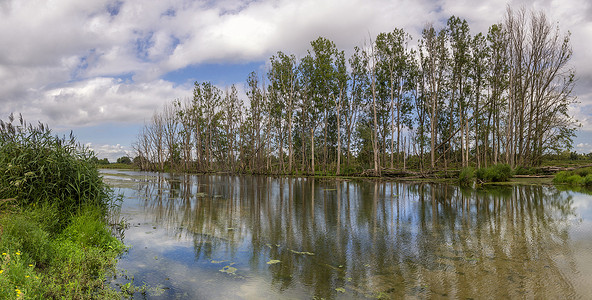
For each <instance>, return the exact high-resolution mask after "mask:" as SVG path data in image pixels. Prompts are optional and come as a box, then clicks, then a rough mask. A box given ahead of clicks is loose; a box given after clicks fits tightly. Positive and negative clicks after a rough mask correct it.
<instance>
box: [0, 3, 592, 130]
mask: <svg viewBox="0 0 592 300" xmlns="http://www.w3.org/2000/svg"><path fill="white" fill-rule="evenodd" d="M118 3H120V2H118V1H114V0H98V1H90V2H80V1H74V0H56V1H33V0H20V1H16V0H4V1H2V2H0V40H1V41H3V42H2V43H0V82H2V84H1V85H0V116H6V115H8V114H9V113H10V112H22V113H23V114H24V115H26V116H28V118H29V119H30V120H31V117H33V118H34V119H39V120H42V121H43V122H47V123H49V124H50V125H53V124H55V125H57V126H60V127H67V126H89V125H97V124H101V123H102V122H142V121H143V120H144V119H146V118H149V117H150V115H151V114H152V112H153V111H154V109H156V108H157V107H159V106H160V105H161V104H162V103H164V102H167V101H169V100H171V99H174V98H177V97H185V96H190V95H191V93H190V89H191V87H183V86H181V87H178V86H175V85H174V84H173V83H170V82H166V81H163V80H161V79H160V78H161V76H162V75H163V74H166V73H167V72H170V71H174V70H177V69H180V68H184V67H186V66H189V65H194V64H199V63H204V62H225V63H238V62H241V63H244V62H249V61H261V60H267V58H269V56H270V55H272V54H274V53H275V52H276V51H278V50H281V51H284V52H288V53H294V54H296V55H297V56H302V55H304V54H305V52H306V50H307V49H308V48H309V45H310V44H309V43H310V41H312V40H314V39H315V38H317V37H318V36H325V37H327V38H329V39H331V40H333V41H334V42H335V43H336V45H337V46H338V47H339V48H340V49H343V50H346V51H351V50H352V49H353V47H354V46H356V45H360V44H362V43H363V42H364V40H367V39H368V38H369V37H374V36H376V34H378V33H379V32H384V31H390V30H392V29H394V28H395V27H399V28H403V29H405V30H406V31H407V32H409V33H410V34H411V35H412V36H413V37H414V39H416V40H417V39H418V38H419V37H420V31H421V29H422V28H423V26H424V25H425V24H426V23H428V22H431V23H434V24H435V25H436V26H443V25H444V22H445V21H446V19H448V17H450V16H451V15H456V16H458V17H460V18H465V19H467V20H468V21H469V25H470V26H471V29H472V31H473V33H476V32H478V31H482V32H486V31H487V28H488V27H489V26H490V25H492V24H493V23H496V22H499V21H502V19H503V16H504V14H505V9H506V1H505V0H488V1H481V2H478V3H476V2H474V1H468V0H442V1H432V0H420V1H412V0H398V1H390V0H327V1H321V2H319V1H315V0H303V1H293V0H263V1H246V0H245V1H232V0H225V1H187V0H173V1H145V0H127V1H123V2H121V3H120V4H118ZM510 4H511V5H512V6H513V7H516V8H518V7H520V6H521V5H522V6H524V7H525V8H527V9H528V8H535V9H543V10H544V11H545V12H546V13H547V14H548V16H549V19H550V20H552V21H553V22H554V21H558V22H559V24H558V25H559V27H560V29H561V30H562V31H568V30H569V31H571V32H572V45H573V48H574V56H573V60H572V65H573V66H574V67H575V68H576V70H577V74H578V79H579V81H578V86H577V88H576V90H575V92H576V94H577V95H578V97H579V101H580V102H581V103H580V106H578V107H577V108H574V109H573V110H574V111H575V113H576V118H578V119H579V120H580V121H582V123H583V124H585V128H583V130H587V128H590V129H592V121H591V119H592V117H591V116H592V109H590V107H592V84H590V83H592V64H590V63H589V62H590V61H592V52H591V51H588V48H589V45H590V43H591V41H592V4H591V3H590V2H589V1H587V0H561V1H559V0H541V1H525V0H524V1H523V0H514V1H510ZM118 78H127V79H118Z"/></svg>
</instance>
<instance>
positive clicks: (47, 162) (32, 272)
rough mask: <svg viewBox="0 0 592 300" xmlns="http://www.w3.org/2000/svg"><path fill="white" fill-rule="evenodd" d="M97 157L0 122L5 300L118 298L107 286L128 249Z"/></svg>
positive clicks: (47, 133) (0, 278) (41, 132)
mask: <svg viewBox="0 0 592 300" xmlns="http://www.w3.org/2000/svg"><path fill="white" fill-rule="evenodd" d="M92 157H93V153H92V152H91V151H90V150H89V149H87V148H84V147H82V146H79V145H78V144H77V142H76V140H75V138H74V137H73V136H72V135H70V136H69V137H68V138H66V137H57V136H55V135H53V134H52V132H51V130H50V129H49V128H48V127H47V126H45V125H43V124H41V123H39V124H38V125H32V124H28V123H27V122H25V121H24V120H23V118H22V116H20V117H19V118H18V120H15V118H14V116H13V115H11V116H10V117H9V118H8V122H4V121H0V174H1V175H0V199H1V200H0V253H2V257H1V261H0V268H1V269H0V298H2V299H105V298H120V297H119V294H118V293H117V292H116V291H114V290H112V289H110V288H109V287H108V285H106V284H105V277H106V275H108V274H109V273H110V272H112V271H113V270H114V267H115V262H116V260H115V259H116V258H117V256H118V255H119V254H120V253H121V251H122V250H123V249H124V246H123V243H122V242H121V241H119V240H118V239H116V238H115V237H113V235H112V234H111V231H110V229H109V227H108V225H107V222H106V215H107V212H108V208H109V206H110V205H113V204H114V201H115V200H114V199H115V197H113V193H112V191H111V190H110V189H109V188H108V187H107V186H106V185H105V184H104V183H103V181H102V178H101V176H100V175H99V173H98V170H97V168H96V165H95V164H94V163H93V162H92V161H91V158H92Z"/></svg>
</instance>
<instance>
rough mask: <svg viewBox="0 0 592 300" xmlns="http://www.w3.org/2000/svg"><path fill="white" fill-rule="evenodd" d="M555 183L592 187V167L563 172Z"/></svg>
mask: <svg viewBox="0 0 592 300" xmlns="http://www.w3.org/2000/svg"><path fill="white" fill-rule="evenodd" d="M553 183H556V184H567V185H573V186H580V185H581V186H586V187H592V167H588V168H581V169H577V170H574V171H561V172H559V173H557V174H556V175H555V178H553Z"/></svg>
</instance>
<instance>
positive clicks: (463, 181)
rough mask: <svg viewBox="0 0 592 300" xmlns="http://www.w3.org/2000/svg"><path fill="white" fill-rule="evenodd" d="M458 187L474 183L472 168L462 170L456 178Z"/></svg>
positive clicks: (473, 170)
mask: <svg viewBox="0 0 592 300" xmlns="http://www.w3.org/2000/svg"><path fill="white" fill-rule="evenodd" d="M458 181H459V184H460V185H470V184H471V183H473V181H475V169H474V168H472V167H466V168H463V169H462V170H461V171H460V174H459V176H458Z"/></svg>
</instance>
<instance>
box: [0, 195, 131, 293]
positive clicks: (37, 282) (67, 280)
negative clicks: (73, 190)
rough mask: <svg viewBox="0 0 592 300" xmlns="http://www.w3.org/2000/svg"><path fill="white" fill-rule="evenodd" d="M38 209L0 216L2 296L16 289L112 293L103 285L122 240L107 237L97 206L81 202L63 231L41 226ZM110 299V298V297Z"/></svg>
mask: <svg viewBox="0 0 592 300" xmlns="http://www.w3.org/2000/svg"><path fill="white" fill-rule="evenodd" d="M39 210H40V209H39V208H34V209H31V210H26V211H22V212H20V213H14V214H5V215H3V216H2V217H1V218H0V226H2V228H3V232H2V238H1V239H0V251H2V252H3V253H6V254H5V255H2V270H3V271H2V273H1V274H0V298H2V299H11V298H13V297H1V296H5V295H10V293H13V294H14V293H16V292H15V290H16V289H20V290H21V293H22V294H23V296H24V297H25V298H36V299H56V298H57V299H60V298H65V299H91V298H94V299H98V298H104V297H106V298H109V297H112V296H114V295H115V292H114V291H112V290H110V289H103V285H104V280H105V275H106V274H107V273H106V272H109V271H112V270H113V269H114V267H115V258H116V257H117V256H118V255H119V253H120V252H121V250H122V249H123V244H122V243H121V242H120V241H119V240H117V239H116V238H114V237H113V236H111V233H110V230H109V228H108V226H107V224H106V223H105V221H104V217H103V215H102V214H101V209H100V208H98V207H96V206H95V207H85V208H84V209H82V210H81V211H80V212H79V213H78V214H77V215H75V216H74V217H72V221H71V222H69V223H70V225H69V226H68V227H66V229H65V230H64V231H63V232H62V233H58V234H56V233H50V232H48V231H46V230H44V227H47V224H43V223H42V222H39V221H38V220H37V219H39V216H40V215H41V214H40V213H39ZM112 298H113V297H112Z"/></svg>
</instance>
